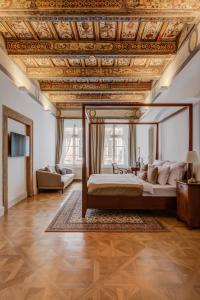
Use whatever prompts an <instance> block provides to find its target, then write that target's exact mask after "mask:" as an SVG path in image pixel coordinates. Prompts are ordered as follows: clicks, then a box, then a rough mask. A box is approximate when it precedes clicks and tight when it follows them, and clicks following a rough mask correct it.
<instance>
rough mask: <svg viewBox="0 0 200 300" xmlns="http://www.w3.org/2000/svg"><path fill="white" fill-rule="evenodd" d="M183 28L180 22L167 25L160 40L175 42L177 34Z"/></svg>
mask: <svg viewBox="0 0 200 300" xmlns="http://www.w3.org/2000/svg"><path fill="white" fill-rule="evenodd" d="M183 27H184V24H183V23H180V22H173V23H169V24H168V26H167V28H166V30H165V32H164V34H163V36H162V40H163V41H175V40H176V38H177V36H178V34H179V33H180V32H181V30H182V29H183Z"/></svg>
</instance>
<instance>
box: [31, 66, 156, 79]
mask: <svg viewBox="0 0 200 300" xmlns="http://www.w3.org/2000/svg"><path fill="white" fill-rule="evenodd" d="M26 72H27V75H28V76H29V77H30V78H34V79H51V78H65V77H71V78H77V79H78V78H91V77H92V78H96V77H97V78H104V77H109V78H112V77H114V78H116V77H120V78H131V79H133V78H137V79H143V78H148V79H150V80H152V79H157V78H159V76H160V74H161V72H162V68H161V67H158V66H155V67H149V68H144V67H143V66H134V68H130V67H101V68H99V67H87V68H82V67H71V68H68V67H27V69H26Z"/></svg>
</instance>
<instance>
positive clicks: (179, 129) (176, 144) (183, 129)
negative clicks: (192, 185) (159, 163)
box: [159, 103, 200, 180]
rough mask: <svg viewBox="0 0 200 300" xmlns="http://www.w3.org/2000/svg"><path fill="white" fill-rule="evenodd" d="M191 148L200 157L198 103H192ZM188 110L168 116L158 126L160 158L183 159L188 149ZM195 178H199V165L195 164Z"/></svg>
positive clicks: (199, 114)
mask: <svg viewBox="0 0 200 300" xmlns="http://www.w3.org/2000/svg"><path fill="white" fill-rule="evenodd" d="M193 119H194V122H193V148H194V150H196V151H197V152H198V155H199V157H200V103H197V104H195V105H194V113H193ZM188 135H189V129H188V112H187V111H183V112H182V113H180V114H178V115H176V116H174V117H172V118H170V119H169V120H167V121H165V122H164V123H162V124H161V126H160V149H159V150H160V154H161V157H160V158H161V159H163V160H171V161H185V159H186V154H187V151H188ZM195 169H196V176H197V179H198V180H200V165H196V166H195Z"/></svg>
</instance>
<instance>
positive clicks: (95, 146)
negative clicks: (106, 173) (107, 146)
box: [91, 120, 105, 174]
mask: <svg viewBox="0 0 200 300" xmlns="http://www.w3.org/2000/svg"><path fill="white" fill-rule="evenodd" d="M98 123H99V124H98V125H91V171H92V173H93V174H100V173H101V167H102V161H103V154H104V140H105V124H104V121H103V120H98Z"/></svg>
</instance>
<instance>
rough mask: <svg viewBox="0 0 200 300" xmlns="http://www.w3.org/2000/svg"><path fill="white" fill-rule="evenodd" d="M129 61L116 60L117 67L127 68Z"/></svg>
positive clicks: (126, 59)
mask: <svg viewBox="0 0 200 300" xmlns="http://www.w3.org/2000/svg"><path fill="white" fill-rule="evenodd" d="M130 62H131V59H130V58H124V57H122V58H118V60H117V63H118V66H119V67H128V66H129V65H130Z"/></svg>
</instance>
